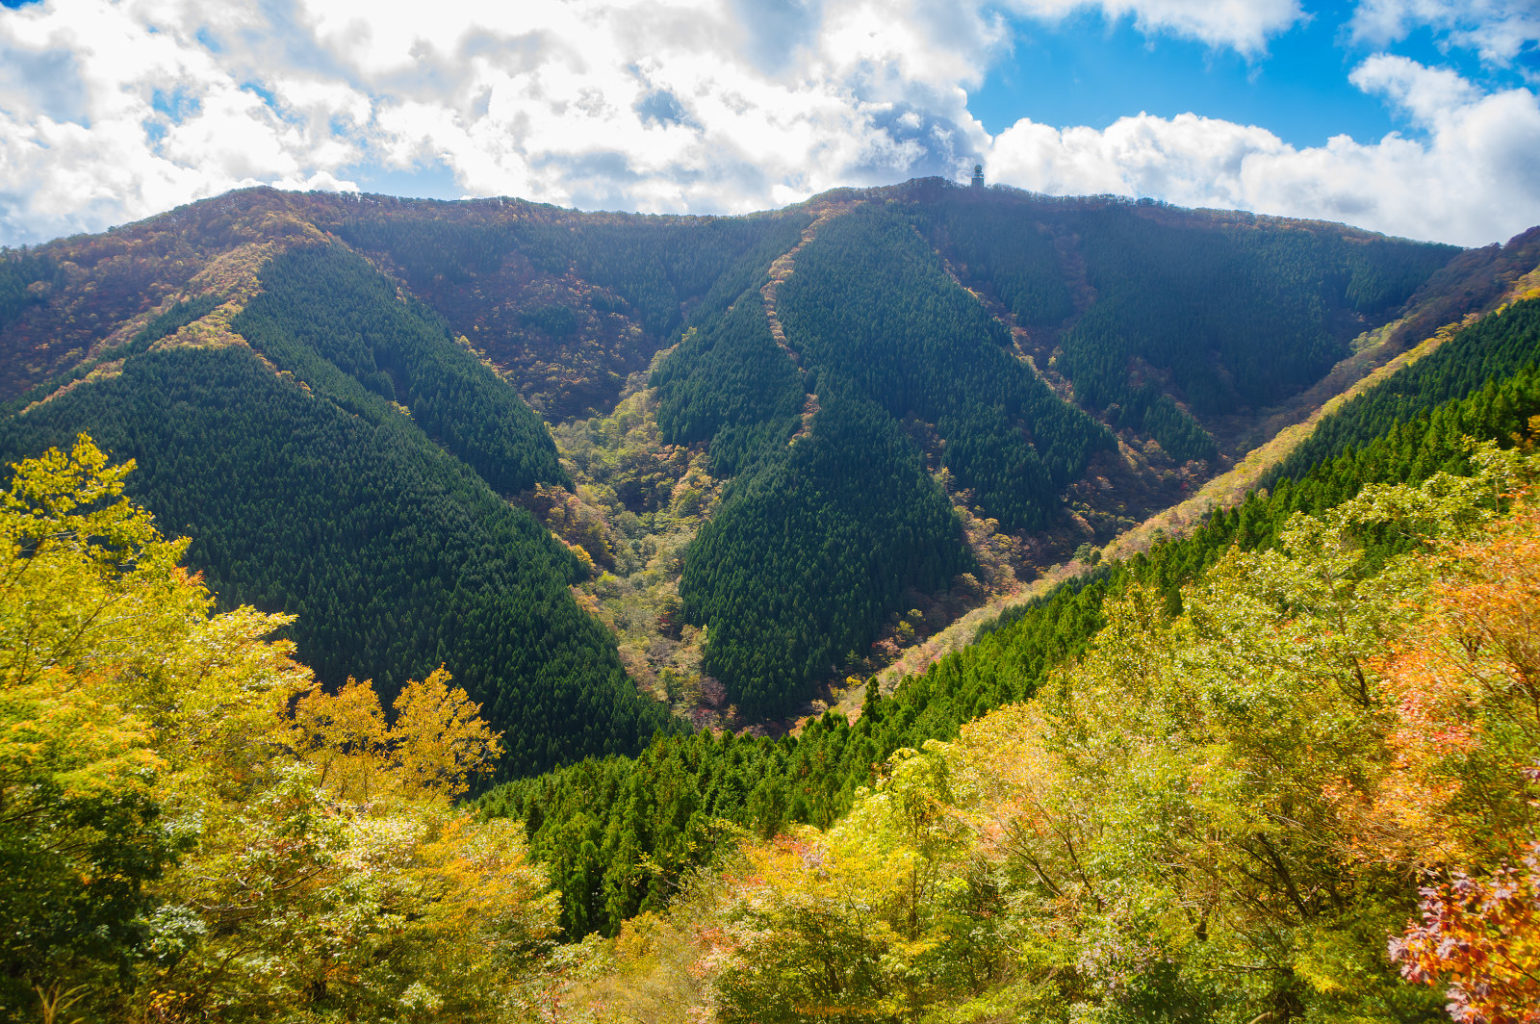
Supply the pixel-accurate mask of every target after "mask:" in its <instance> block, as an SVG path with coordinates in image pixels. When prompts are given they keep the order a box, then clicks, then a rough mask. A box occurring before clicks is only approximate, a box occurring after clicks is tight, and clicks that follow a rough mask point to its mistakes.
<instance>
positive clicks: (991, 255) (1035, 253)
mask: <svg viewBox="0 0 1540 1024" xmlns="http://www.w3.org/2000/svg"><path fill="white" fill-rule="evenodd" d="M922 219H923V221H924V223H925V225H926V226H927V229H928V231H929V233H930V236H931V238H932V239H933V240H934V241H935V242H936V243H937V245H938V246H939V247H941V249H942V251H944V252H946V253H948V254H949V255H950V256H951V257H952V259H953V260H954V261H955V262H956V264H957V265H958V266H959V268H960V269H961V271H962V272H963V273H964V274H965V275H966V277H967V279H968V280H970V281H976V282H978V283H979V284H980V285H982V286H983V287H985V288H986V289H987V290H989V291H990V292H992V293H993V294H995V295H997V296H998V297H999V299H1000V300H1001V301H1002V303H1003V304H1004V305H1005V306H1006V308H1007V309H1009V310H1010V311H1011V313H1012V314H1013V316H1014V317H1015V319H1016V320H1017V322H1018V323H1019V324H1021V325H1022V326H1023V327H1026V328H1029V330H1031V332H1032V333H1033V335H1034V337H1036V336H1042V337H1043V338H1046V339H1047V342H1048V343H1047V344H1044V345H1042V346H1041V348H1042V349H1043V350H1044V351H1047V350H1049V349H1051V348H1053V346H1054V345H1055V344H1057V345H1058V346H1059V352H1058V355H1057V357H1056V359H1055V369H1057V370H1058V371H1059V372H1060V373H1063V374H1064V375H1065V376H1066V377H1068V378H1069V379H1070V380H1071V381H1072V382H1073V383H1074V385H1075V398H1076V400H1077V401H1078V402H1080V403H1082V404H1084V405H1086V406H1088V407H1089V408H1093V409H1098V410H1102V411H1104V412H1105V414H1106V416H1107V418H1108V421H1109V422H1110V423H1111V424H1112V425H1113V426H1114V427H1118V428H1122V427H1130V428H1133V429H1134V430H1136V431H1139V432H1141V433H1145V434H1149V435H1151V436H1153V437H1154V438H1155V439H1156V440H1158V441H1159V442H1160V444H1161V447H1163V448H1164V449H1165V450H1166V451H1167V452H1168V453H1169V454H1170V455H1171V456H1172V457H1173V458H1175V459H1177V460H1178V461H1185V460H1187V459H1208V458H1212V457H1213V456H1214V454H1215V453H1216V447H1215V444H1214V439H1213V437H1212V436H1211V435H1210V434H1209V433H1208V431H1206V430H1205V429H1204V428H1203V427H1202V426H1201V425H1200V424H1199V422H1198V421H1197V420H1195V419H1194V418H1193V416H1192V415H1191V414H1189V413H1188V412H1187V411H1184V409H1183V408H1182V407H1181V406H1179V405H1177V403H1176V402H1175V401H1173V396H1174V397H1175V398H1177V399H1180V400H1182V401H1183V402H1184V403H1185V405H1186V407H1187V408H1188V409H1191V410H1192V412H1193V413H1196V414H1198V415H1199V416H1206V415H1217V414H1224V413H1231V412H1235V411H1236V410H1238V409H1242V408H1247V407H1252V408H1257V407H1265V406H1268V405H1272V404H1275V403H1277V402H1279V401H1281V400H1283V399H1285V398H1287V397H1288V396H1290V395H1292V394H1294V393H1295V392H1298V391H1300V390H1302V389H1303V388H1305V387H1308V386H1309V385H1310V384H1311V383H1313V382H1314V381H1315V380H1317V379H1318V378H1320V377H1321V376H1322V375H1323V374H1324V373H1325V372H1326V370H1327V369H1329V368H1330V367H1331V365H1332V364H1333V363H1335V362H1336V361H1337V360H1339V359H1341V358H1343V357H1344V356H1346V355H1347V354H1348V347H1347V343H1348V341H1349V340H1350V339H1352V338H1353V337H1354V336H1355V335H1357V334H1358V333H1359V332H1360V331H1361V330H1362V329H1363V328H1364V326H1365V324H1366V322H1376V323H1377V322H1380V321H1381V320H1383V319H1384V318H1385V316H1386V314H1388V313H1389V312H1390V311H1392V310H1394V309H1395V308H1397V307H1398V306H1400V305H1401V304H1402V303H1403V302H1405V301H1406V300H1407V298H1408V297H1409V296H1411V295H1412V293H1413V292H1414V291H1416V289H1417V288H1418V286H1419V285H1421V284H1422V283H1423V282H1424V281H1426V280H1427V279H1428V277H1429V275H1431V274H1432V273H1433V272H1434V271H1436V270H1438V269H1439V268H1440V267H1442V266H1443V265H1444V264H1445V263H1447V262H1448V261H1449V259H1450V257H1452V256H1453V255H1455V253H1456V252H1458V250H1457V249H1455V248H1454V247H1453V246H1439V245H1426V244H1421V243H1415V242H1406V241H1402V240H1398V239H1389V238H1383V237H1380V236H1375V235H1369V234H1367V233H1363V232H1352V231H1349V230H1346V229H1344V228H1342V227H1341V226H1339V225H1334V224H1309V223H1301V222H1283V221H1278V220H1273V219H1269V218H1262V217H1252V216H1250V215H1246V214H1234V215H1211V216H1209V217H1206V218H1194V217H1193V216H1192V215H1191V214H1189V213H1187V212H1186V211H1174V210H1169V209H1167V208H1164V207H1161V206H1158V205H1152V204H1147V203H1139V204H1129V203H1126V202H1121V201H1116V200H1113V201H1108V200H1101V199H1070V200H1055V199H1047V198H1044V197H1032V196H1024V195H1003V196H999V197H995V196H991V197H989V200H988V201H986V202H980V201H978V199H977V198H976V197H974V196H972V195H970V194H966V193H965V194H961V195H950V196H947V197H945V198H943V199H942V200H941V201H938V202H936V203H934V204H931V205H930V206H928V207H927V208H926V212H925V214H924V216H923V218H922ZM1076 294H1078V295H1079V297H1080V307H1081V308H1079V309H1077V308H1076V303H1075V301H1074V297H1075V295H1076ZM1077 313H1078V316H1077V315H1076V314H1077Z"/></svg>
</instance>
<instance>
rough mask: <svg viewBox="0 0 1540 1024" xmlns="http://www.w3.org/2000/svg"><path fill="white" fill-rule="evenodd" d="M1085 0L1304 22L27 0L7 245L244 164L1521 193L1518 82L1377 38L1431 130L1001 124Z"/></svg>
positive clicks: (786, 186) (1522, 102)
mask: <svg viewBox="0 0 1540 1024" xmlns="http://www.w3.org/2000/svg"><path fill="white" fill-rule="evenodd" d="M1374 2H1378V3H1382V4H1389V3H1390V2H1391V0H1374ZM1402 2H1406V3H1412V2H1420V3H1421V2H1425V3H1433V2H1435V0H1402ZM1487 2H1496V0H1487ZM1080 11H1099V12H1100V13H1101V14H1103V15H1104V16H1105V17H1107V18H1108V19H1110V20H1119V19H1128V20H1131V21H1132V22H1133V23H1134V24H1135V25H1136V26H1137V27H1138V28H1139V30H1141V31H1143V32H1146V33H1149V34H1152V35H1154V34H1168V35H1178V36H1182V37H1185V38H1190V39H1195V40H1199V41H1202V42H1204V43H1206V44H1208V45H1210V46H1214V47H1228V48H1232V49H1234V50H1236V51H1239V52H1241V53H1243V54H1247V55H1256V54H1259V53H1261V52H1262V51H1263V50H1264V49H1265V47H1266V44H1267V42H1268V40H1269V39H1271V38H1273V37H1274V36H1276V35H1277V34H1279V33H1281V32H1283V31H1286V30H1287V29H1288V28H1289V27H1290V26H1291V25H1293V24H1295V23H1296V22H1298V21H1299V20H1300V19H1301V18H1303V17H1304V15H1303V14H1302V13H1301V9H1300V5H1299V3H1298V0H953V2H950V3H942V2H940V0H519V2H517V3H507V4H485V3H475V2H470V0H439V2H437V3H435V4H433V5H431V6H430V7H429V8H423V7H422V6H421V5H420V4H410V5H409V4H407V3H404V2H402V0H292V2H290V3H285V4H272V5H259V4H230V5H225V4H205V3H201V2H198V0H46V2H44V3H42V4H37V5H31V6H27V7H24V8H22V9H20V10H17V11H3V12H0V242H10V243H13V244H14V243H16V242H21V241H36V240H39V239H42V238H46V237H50V236H53V235H57V234H61V233H66V232H70V231H79V230H100V229H102V228H103V227H106V226H107V225H109V224H111V223H115V222H121V221H124V220H128V219H132V218H134V217H139V216H144V215H148V214H150V213H154V212H157V211H159V210H163V209H166V208H168V207H170V206H174V205H177V204H179V203H183V202H187V201H189V200H192V199H195V198H198V197H201V196H207V195H212V194H216V193H218V192H221V191H224V190H226V189H229V188H233V187H236V186H239V185H244V184H253V183H258V182H264V183H271V184H278V185H281V186H285V187H350V186H349V184H348V182H347V179H348V178H367V177H368V176H369V175H371V174H373V173H393V172H408V173H409V172H411V171H413V170H415V169H418V168H422V167H432V168H435V169H442V170H443V171H446V172H447V173H448V174H449V175H450V176H451V177H452V179H453V181H454V183H455V186H456V187H457V188H458V189H460V190H462V191H463V193H464V194H468V195H489V194H503V195H519V196H523V197H526V198H530V199H534V200H539V201H545V202H554V203H561V204H566V205H575V206H579V207H583V208H588V209H595V208H619V209H634V210H642V211H648V212H687V211H688V212H720V211H727V212H737V211H746V210H751V209H762V208H765V207H769V206H775V205H781V204H784V203H785V202H787V201H789V200H795V199H799V198H803V197H805V196H807V195H809V194H811V193H813V192H817V191H821V190H823V189H826V188H831V187H834V186H838V185H861V184H872V183H879V182H887V181H894V180H901V179H903V178H905V177H910V176H915V175H924V174H942V175H947V176H957V175H961V174H964V173H965V172H966V169H967V168H968V167H970V166H971V164H972V162H973V160H974V159H975V157H977V156H979V155H982V154H989V162H990V166H991V173H992V175H993V176H994V177H995V178H996V179H998V180H1008V181H1014V182H1015V183H1018V184H1022V185H1025V186H1028V187H1033V188H1041V189H1044V190H1051V191H1065V192H1085V191H1116V192H1124V193H1130V194H1149V195H1158V196H1160V197H1161V198H1165V199H1168V200H1170V201H1173V202H1178V203H1208V204H1214V205H1240V206H1253V207H1257V208H1261V209H1268V210H1273V211H1275V212H1292V213H1299V214H1302V215H1306V216H1341V217H1343V218H1344V219H1347V220H1354V221H1359V222H1366V223H1370V224H1371V226H1375V227H1382V228H1384V229H1385V230H1391V231H1398V232H1401V233H1408V234H1421V235H1425V236H1430V237H1444V238H1458V239H1461V240H1468V239H1478V240H1485V239H1489V238H1491V237H1496V234H1495V233H1494V232H1495V231H1498V230H1505V229H1516V227H1517V226H1522V225H1518V224H1516V220H1515V219H1516V218H1517V217H1519V216H1520V214H1521V213H1524V214H1525V215H1530V214H1528V213H1525V211H1532V210H1533V207H1534V204H1533V202H1532V200H1533V196H1534V191H1533V189H1532V188H1531V186H1529V185H1526V184H1524V183H1525V182H1528V181H1530V180H1531V178H1532V175H1531V174H1530V173H1529V172H1527V171H1524V170H1523V169H1522V167H1523V164H1524V162H1523V160H1522V159H1520V158H1521V157H1522V156H1523V154H1524V153H1525V152H1526V148H1525V147H1528V150H1527V151H1528V152H1529V153H1531V154H1532V153H1534V152H1537V151H1540V150H1537V149H1536V148H1535V145H1534V138H1533V136H1532V135H1526V134H1525V133H1526V132H1527V131H1528V130H1529V128H1528V126H1529V125H1530V123H1531V120H1532V117H1531V115H1532V108H1533V106H1534V96H1533V94H1532V93H1528V92H1524V91H1522V90H1520V91H1517V92H1515V93H1512V94H1511V95H1509V94H1503V95H1501V96H1483V95H1481V94H1480V93H1479V92H1478V91H1477V90H1476V89H1475V88H1474V87H1472V86H1470V85H1469V83H1466V82H1464V81H1463V80H1461V79H1459V78H1458V77H1457V76H1454V75H1453V74H1451V73H1447V72H1440V71H1437V70H1432V69H1428V68H1424V67H1422V66H1420V65H1416V64H1413V63H1412V62H1410V61H1405V60H1402V59H1401V58H1394V57H1376V58H1372V59H1371V60H1370V61H1367V62H1365V63H1364V64H1363V65H1362V66H1361V67H1360V68H1359V69H1358V70H1357V71H1355V72H1354V81H1355V83H1356V84H1357V85H1358V86H1359V87H1360V88H1362V89H1365V90H1368V91H1370V92H1373V93H1375V94H1376V95H1380V96H1383V97H1384V98H1385V99H1386V101H1387V102H1391V103H1394V104H1396V105H1398V106H1400V107H1402V108H1404V109H1405V110H1406V111H1407V112H1408V114H1409V116H1410V117H1412V119H1413V120H1414V121H1416V122H1417V123H1419V124H1422V125H1426V126H1427V128H1428V132H1429V141H1427V142H1412V141H1408V140H1405V139H1401V138H1399V137H1395V136H1392V137H1390V138H1387V139H1386V140H1383V141H1382V142H1381V143H1378V144H1376V145H1374V146H1369V147H1364V146H1359V145H1357V144H1355V143H1352V142H1351V141H1350V140H1334V141H1333V142H1332V143H1331V144H1329V145H1328V146H1325V147H1320V148H1318V149H1311V150H1295V149H1293V148H1291V147H1289V146H1287V145H1285V144H1284V143H1283V142H1281V141H1280V140H1279V139H1277V138H1276V137H1275V136H1273V135H1272V134H1271V133H1269V132H1267V131H1265V130H1264V129H1261V128H1256V127H1248V126H1242V125H1235V124H1229V123H1226V122H1221V121H1214V120H1210V119H1205V118H1200V117H1197V116H1194V115H1186V116H1183V117H1177V118H1172V119H1168V120H1162V119H1158V118H1148V117H1143V116H1140V117H1130V118H1124V119H1123V120H1121V121H1119V122H1117V123H1116V124H1114V125H1112V126H1110V127H1108V128H1107V129H1105V130H1104V131H1094V130H1091V129H1088V128H1067V129H1063V130H1059V129H1055V128H1051V127H1047V126H1043V125H1036V124H1033V123H1031V122H1022V123H1020V124H1018V125H1017V126H1016V127H1015V128H1013V129H1011V130H1010V131H1008V132H1006V133H1005V134H1004V135H1002V136H1001V137H999V138H998V139H995V140H991V139H990V137H989V136H988V135H987V133H986V132H985V131H984V128H983V126H982V125H981V124H980V123H979V122H978V121H977V120H976V119H975V118H974V117H973V116H972V115H971V113H970V112H969V110H968V95H967V92H966V90H968V89H973V88H976V87H978V86H979V85H980V84H982V81H983V77H984V75H985V73H986V72H987V70H988V68H989V67H990V66H991V62H992V61H994V60H997V59H999V58H1000V57H1001V55H1003V54H1004V53H1005V52H1006V50H1007V49H1008V48H1009V47H1010V45H1011V43H1012V40H1011V31H1012V30H1011V27H1010V20H1009V19H1013V18H1014V19H1021V18H1025V19H1029V20H1030V19H1036V20H1039V21H1045V22H1049V21H1053V20H1056V19H1061V18H1064V17H1067V16H1069V15H1071V14H1073V13H1075V12H1080ZM1455 113H1457V114H1458V118H1455V117H1453V116H1452V115H1453V114H1455ZM1499 116H1500V117H1501V119H1502V121H1501V123H1499ZM1462 146H1463V147H1466V148H1465V149H1464V150H1462V149H1460V148H1459V147H1462ZM1473 161H1475V162H1474V163H1473ZM1477 163H1479V164H1480V167H1481V168H1484V169H1483V170H1481V172H1480V173H1482V174H1485V175H1487V176H1488V178H1489V179H1490V180H1492V181H1494V182H1495V183H1496V184H1495V185H1494V186H1493V192H1492V195H1491V197H1490V198H1488V199H1486V200H1483V198H1482V197H1481V196H1480V195H1470V194H1469V191H1470V190H1469V189H1468V188H1466V187H1464V185H1463V184H1462V180H1461V179H1460V178H1458V176H1456V175H1455V171H1456V170H1457V169H1458V168H1460V167H1462V166H1464V167H1466V168H1473V167H1475V166H1476V164H1477ZM1473 173H1474V172H1473ZM1311 174H1316V175H1318V177H1316V178H1312V177H1311V176H1310V175H1311ZM1360 175H1362V176H1363V181H1366V182H1368V184H1364V185H1362V186H1361V185H1360V184H1359V182H1360ZM1386 175H1388V176H1390V177H1393V178H1398V179H1400V180H1408V181H1409V180H1413V179H1416V180H1419V181H1422V182H1423V183H1424V185H1425V186H1426V187H1427V188H1430V189H1431V188H1450V189H1453V190H1454V193H1455V194H1456V198H1452V199H1448V200H1444V199H1442V198H1438V197H1435V198H1432V199H1429V200H1428V201H1426V202H1423V203H1420V204H1414V205H1406V206H1398V205H1397V204H1396V202H1395V201H1394V200H1393V198H1392V197H1383V196H1378V195H1376V193H1375V188H1376V186H1375V185H1374V178H1375V176H1386ZM1505 176H1506V177H1505ZM1484 180H1485V179H1484ZM1525 189H1530V191H1525ZM1312 201H1319V202H1320V203H1321V204H1322V205H1319V206H1311V205H1310V203H1311V202H1312ZM1441 204H1442V205H1441ZM1493 210H1496V211H1499V213H1500V214H1501V215H1500V216H1499V215H1498V214H1494V213H1492V212H1491V211H1493ZM1398 217H1399V218H1402V219H1399V220H1398V219H1397V218H1398ZM1532 219H1540V218H1535V217H1532ZM1497 225H1501V228H1498V227H1496V226H1497Z"/></svg>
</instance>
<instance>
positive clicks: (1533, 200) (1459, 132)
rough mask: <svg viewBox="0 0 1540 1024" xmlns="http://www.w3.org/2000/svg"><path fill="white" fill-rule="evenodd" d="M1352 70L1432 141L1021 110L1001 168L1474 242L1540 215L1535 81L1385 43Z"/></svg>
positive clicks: (1045, 186)
mask: <svg viewBox="0 0 1540 1024" xmlns="http://www.w3.org/2000/svg"><path fill="white" fill-rule="evenodd" d="M1352 80H1353V81H1354V83H1355V84H1357V85H1358V86H1359V87H1360V88H1363V89H1366V90H1369V91H1372V92H1379V93H1382V94H1384V95H1385V96H1386V97H1387V98H1389V99H1391V100H1392V101H1394V102H1396V103H1398V104H1401V105H1403V106H1404V107H1405V108H1406V109H1407V110H1408V111H1409V112H1410V113H1411V114H1412V115H1413V116H1414V117H1415V118H1416V119H1417V120H1418V121H1419V122H1421V123H1422V124H1424V125H1425V126H1426V127H1427V129H1428V137H1427V140H1426V141H1419V140H1414V139H1410V138H1406V137H1403V136H1401V135H1399V134H1397V133H1391V134H1389V135H1387V136H1385V138H1383V139H1381V140H1380V141H1378V142H1375V143H1369V144H1364V143H1359V142H1355V141H1354V140H1353V139H1351V138H1348V137H1347V136H1337V137H1335V138H1333V139H1331V140H1330V141H1328V142H1327V144H1326V145H1324V146H1315V147H1308V148H1296V147H1294V146H1291V145H1289V144H1288V143H1285V142H1284V141H1283V140H1282V139H1280V138H1278V137H1277V136H1275V135H1274V134H1273V133H1271V132H1269V131H1267V130H1265V129H1262V128H1257V127H1248V126H1243V125H1237V124H1233V123H1231V122H1228V121H1219V120H1213V119H1210V118H1202V117H1197V116H1195V115H1192V114H1183V115H1180V116H1177V117H1174V118H1159V117H1151V116H1149V115H1147V114H1140V115H1139V116H1137V117H1125V118H1121V119H1119V120H1118V121H1116V122H1114V123H1113V124H1111V125H1109V126H1108V127H1107V128H1106V129H1104V130H1101V131H1097V130H1093V129H1090V128H1069V129H1064V130H1058V129H1054V128H1051V127H1048V126H1046V125H1040V124H1035V123H1033V122H1031V121H1022V122H1019V123H1017V124H1016V125H1015V126H1013V127H1011V128H1010V129H1008V130H1006V131H1005V132H1003V133H1001V135H1000V136H998V137H997V138H996V139H995V140H994V145H993V148H992V149H991V151H990V157H989V160H988V171H989V175H990V177H991V178H992V179H993V180H996V181H1000V182H1005V183H1009V184H1013V185H1017V186H1020V187H1022V188H1028V189H1032V190H1035V191H1041V192H1047V193H1053V194H1080V193H1098V192H1106V193H1113V194H1118V195H1127V196H1153V197H1157V198H1160V199H1164V200H1167V201H1169V202H1173V203H1177V204H1179V205H1183V206H1208V207H1220V208H1227V209H1245V210H1254V211H1256V212H1259V213H1272V214H1280V215H1284V216H1292V217H1308V218H1321V219H1328V220H1342V221H1346V222H1348V223H1351V224H1356V225H1360V226H1362V227H1367V228H1371V229H1375V230H1379V231H1384V232H1386V233H1389V234H1398V235H1407V236H1410V237H1413V238H1425V239H1436V240H1441V241H1450V242H1457V243H1461V244H1467V245H1479V244H1484V243H1487V242H1491V241H1496V240H1505V239H1506V238H1508V237H1509V236H1510V235H1512V234H1514V233H1516V232H1518V231H1520V230H1522V229H1524V228H1526V227H1528V226H1530V225H1532V224H1535V223H1540V162H1537V161H1536V155H1537V154H1540V98H1537V97H1536V95H1535V94H1534V93H1533V92H1531V91H1529V90H1525V89H1512V90H1508V91H1505V92H1500V93H1494V94H1491V95H1482V94H1481V93H1480V92H1479V91H1477V90H1476V89H1475V88H1474V87H1472V86H1471V85H1470V84H1469V83H1468V82H1465V81H1463V80H1461V79H1459V78H1458V77H1457V76H1453V75H1451V74H1450V73H1449V72H1446V71H1441V70H1436V69H1430V68H1426V67H1423V66H1421V65H1419V64H1416V63H1415V62H1412V61H1409V60H1405V59H1404V58H1400V57H1386V56H1383V55H1381V56H1376V57H1372V58H1370V59H1369V60H1367V61H1365V62H1364V63H1363V64H1362V65H1360V66H1359V67H1358V68H1357V69H1356V70H1355V71H1354V73H1353V76H1352Z"/></svg>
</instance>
